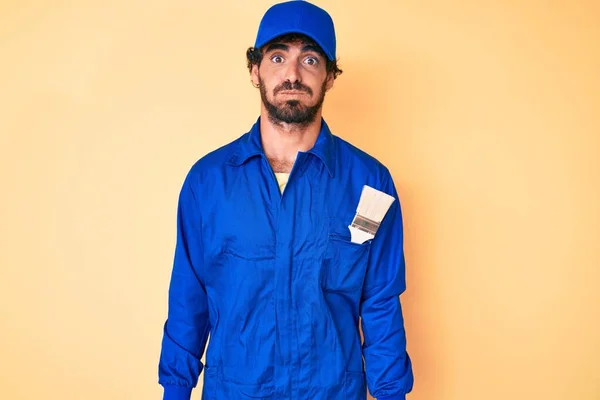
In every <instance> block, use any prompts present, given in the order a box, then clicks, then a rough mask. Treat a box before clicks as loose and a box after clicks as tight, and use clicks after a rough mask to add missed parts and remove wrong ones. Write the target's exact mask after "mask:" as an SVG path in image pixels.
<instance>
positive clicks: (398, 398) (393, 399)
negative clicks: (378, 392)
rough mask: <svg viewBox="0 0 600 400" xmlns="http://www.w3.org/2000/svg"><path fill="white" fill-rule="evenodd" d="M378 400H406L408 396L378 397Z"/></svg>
mask: <svg viewBox="0 0 600 400" xmlns="http://www.w3.org/2000/svg"><path fill="white" fill-rule="evenodd" d="M377 400H406V395H404V394H395V395H392V396H383V397H378V398H377Z"/></svg>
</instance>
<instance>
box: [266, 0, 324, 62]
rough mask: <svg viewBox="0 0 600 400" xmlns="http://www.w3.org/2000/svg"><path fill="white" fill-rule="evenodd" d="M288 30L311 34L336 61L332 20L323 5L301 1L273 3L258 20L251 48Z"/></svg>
mask: <svg viewBox="0 0 600 400" xmlns="http://www.w3.org/2000/svg"><path fill="white" fill-rule="evenodd" d="M288 33H301V34H304V35H306V36H308V37H310V38H311V39H312V40H314V41H315V42H316V43H317V44H318V45H319V46H320V47H321V48H322V49H323V51H324V52H325V54H326V55H327V58H328V59H329V60H330V61H333V60H335V28H334V26H333V19H331V16H330V15H329V14H328V13H327V11H325V10H323V9H322V8H319V7H317V6H316V5H314V4H311V3H309V2H308V1H304V0H292V1H286V2H284V3H279V4H275V5H274V6H272V7H271V8H269V9H268V10H267V12H266V13H265V15H264V16H263V18H262V20H261V21H260V26H259V27H258V34H257V35H256V42H255V44H254V47H256V48H261V47H263V46H264V45H265V44H267V43H269V42H270V41H271V40H273V39H275V38H277V37H279V36H281V35H285V34H288Z"/></svg>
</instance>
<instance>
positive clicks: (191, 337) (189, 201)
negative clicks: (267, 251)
mask: <svg viewBox="0 0 600 400" xmlns="http://www.w3.org/2000/svg"><path fill="white" fill-rule="evenodd" d="M196 182H197V176H194V175H192V174H188V175H187V177H186V179H185V181H184V183H183V187H182V189H181V192H180V194H179V201H178V206H177V240H176V245H175V255H174V262H173V270H172V273H171V280H170V285H169V294H168V315H167V320H166V322H165V324H164V329H163V339H162V346H161V353H160V361H159V367H158V378H159V379H158V382H159V384H160V385H162V386H163V387H164V397H163V399H164V400H189V399H190V397H191V393H192V389H193V388H194V387H196V384H197V383H198V377H199V375H200V372H201V371H202V369H203V365H202V362H201V361H200V359H201V358H202V355H203V353H204V349H205V347H206V342H207V339H208V334H209V332H210V321H209V316H208V301H207V294H206V288H205V285H204V277H203V261H202V260H203V256H202V238H201V232H202V229H201V216H200V210H199V206H200V199H199V198H198V196H197V194H196V193H195V191H194V190H196V192H197V189H198V188H197V185H196Z"/></svg>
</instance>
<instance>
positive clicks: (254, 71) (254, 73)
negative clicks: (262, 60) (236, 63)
mask: <svg viewBox="0 0 600 400" xmlns="http://www.w3.org/2000/svg"><path fill="white" fill-rule="evenodd" d="M250 79H251V80H252V84H253V85H254V86H258V84H259V79H258V65H256V64H255V65H253V66H252V69H251V70H250Z"/></svg>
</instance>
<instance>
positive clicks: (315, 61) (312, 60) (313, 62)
mask: <svg viewBox="0 0 600 400" xmlns="http://www.w3.org/2000/svg"><path fill="white" fill-rule="evenodd" d="M304 62H305V63H307V64H308V65H317V64H318V63H319V59H318V58H316V57H306V60H304Z"/></svg>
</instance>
